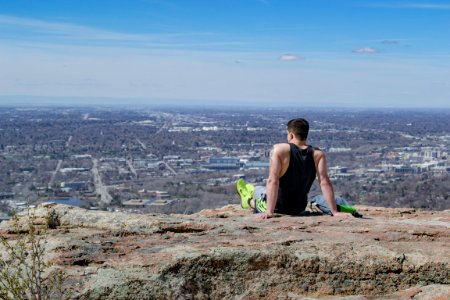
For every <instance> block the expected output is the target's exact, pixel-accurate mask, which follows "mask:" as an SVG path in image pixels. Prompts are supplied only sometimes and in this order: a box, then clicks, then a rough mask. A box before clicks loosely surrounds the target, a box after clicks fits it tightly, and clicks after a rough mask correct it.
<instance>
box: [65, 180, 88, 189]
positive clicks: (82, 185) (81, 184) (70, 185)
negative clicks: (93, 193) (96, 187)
mask: <svg viewBox="0 0 450 300" xmlns="http://www.w3.org/2000/svg"><path fill="white" fill-rule="evenodd" d="M61 189H62V190H66V191H67V189H71V190H74V191H82V190H86V189H87V184H86V182H85V181H73V182H61Z"/></svg>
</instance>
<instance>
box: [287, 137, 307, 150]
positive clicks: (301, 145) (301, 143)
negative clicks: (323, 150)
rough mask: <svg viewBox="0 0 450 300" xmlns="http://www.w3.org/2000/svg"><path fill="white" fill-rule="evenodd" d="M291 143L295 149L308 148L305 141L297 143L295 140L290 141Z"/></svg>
mask: <svg viewBox="0 0 450 300" xmlns="http://www.w3.org/2000/svg"><path fill="white" fill-rule="evenodd" d="M291 143H292V144H294V145H296V146H297V147H299V148H301V149H306V148H307V147H308V144H307V143H306V140H304V141H299V140H297V139H294V140H292V141H291Z"/></svg>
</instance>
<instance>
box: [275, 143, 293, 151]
mask: <svg viewBox="0 0 450 300" xmlns="http://www.w3.org/2000/svg"><path fill="white" fill-rule="evenodd" d="M273 151H276V152H289V151H291V146H290V145H289V144H288V143H280V144H275V145H273Z"/></svg>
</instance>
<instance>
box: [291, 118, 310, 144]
mask: <svg viewBox="0 0 450 300" xmlns="http://www.w3.org/2000/svg"><path fill="white" fill-rule="evenodd" d="M287 130H288V131H289V132H292V133H293V134H294V135H295V136H296V137H297V138H299V139H300V140H301V141H304V140H306V138H307V137H308V132H309V123H308V121H306V120H305V119H302V118H297V119H292V120H290V121H289V122H288V123H287Z"/></svg>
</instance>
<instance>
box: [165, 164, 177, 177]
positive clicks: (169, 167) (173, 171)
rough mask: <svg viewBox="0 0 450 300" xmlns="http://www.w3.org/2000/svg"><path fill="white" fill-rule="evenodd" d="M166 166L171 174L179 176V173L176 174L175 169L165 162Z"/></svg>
mask: <svg viewBox="0 0 450 300" xmlns="http://www.w3.org/2000/svg"><path fill="white" fill-rule="evenodd" d="M164 164H165V165H166V168H167V169H169V171H170V172H172V173H173V174H174V175H177V172H175V170H174V169H172V167H171V166H169V164H168V163H166V162H164Z"/></svg>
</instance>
